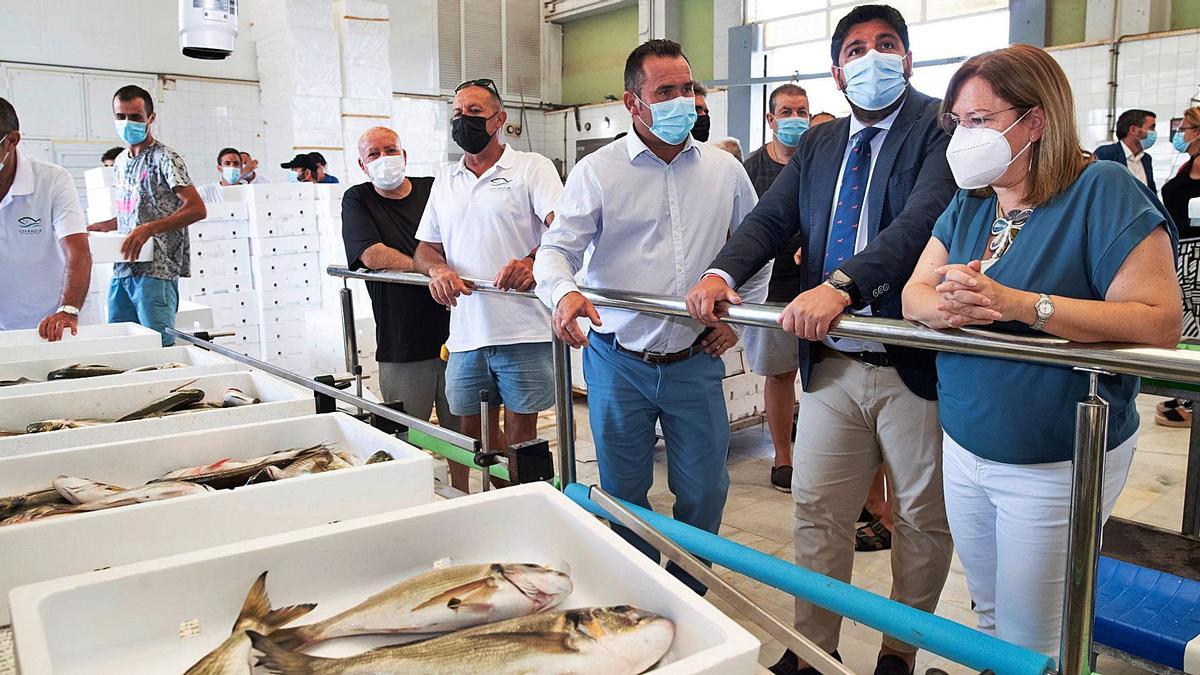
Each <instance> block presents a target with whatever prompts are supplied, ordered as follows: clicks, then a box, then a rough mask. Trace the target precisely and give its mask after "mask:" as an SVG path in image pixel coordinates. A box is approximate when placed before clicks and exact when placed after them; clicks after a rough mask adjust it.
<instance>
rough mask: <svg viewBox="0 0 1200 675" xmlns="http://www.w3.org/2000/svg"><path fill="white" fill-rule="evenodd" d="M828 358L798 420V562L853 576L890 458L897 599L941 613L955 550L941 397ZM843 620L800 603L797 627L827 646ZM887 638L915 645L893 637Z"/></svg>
mask: <svg viewBox="0 0 1200 675" xmlns="http://www.w3.org/2000/svg"><path fill="white" fill-rule="evenodd" d="M824 355H825V358H824V359H823V360H822V361H820V362H819V363H817V364H815V365H814V366H813V371H812V377H811V380H810V386H809V390H808V391H807V392H805V393H804V395H803V396H801V397H800V414H799V419H798V421H797V424H796V445H795V449H794V451H793V458H792V466H793V467H794V469H793V473H792V496H793V498H794V499H795V501H796V564H797V565H800V566H801V567H805V568H808V569H810V570H813V571H814V572H819V573H821V574H825V575H827V576H830V577H833V578H834V579H840V580H841V581H844V582H847V583H849V582H850V574H851V571H852V570H853V567H854V521H855V519H856V517H857V516H858V514H859V512H860V511H861V510H862V506H863V502H864V501H865V500H866V497H867V491H868V490H869V489H870V486H871V480H872V479H873V478H874V476H875V472H876V469H877V468H878V467H879V465H880V464H881V463H882V464H883V466H884V467H885V470H886V471H887V476H888V481H889V486H890V487H891V490H892V493H891V494H892V505H893V514H894V519H895V524H894V530H893V533H892V550H891V556H892V592H891V598H892V599H893V600H896V601H898V602H902V603H904V604H906V605H909V606H912V607H915V608H917V609H920V610H924V611H926V612H932V611H933V610H934V609H935V608H936V607H937V603H938V597H939V596H940V595H941V593H942V587H943V586H944V585H945V583H946V576H947V574H948V573H949V571H950V557H951V555H952V552H953V546H952V544H951V541H950V528H949V525H948V524H947V522H946V505H945V502H944V500H943V497H942V430H941V427H940V425H939V423H938V411H937V403H936V402H933V401H926V400H924V399H922V398H920V397H919V396H917V395H916V394H913V393H912V392H911V391H909V390H908V388H907V387H905V386H904V383H903V382H901V380H900V376H899V375H898V374H897V373H896V369H895V368H881V367H876V366H869V365H867V364H864V363H862V362H861V361H858V360H857V359H854V358H851V357H847V356H843V355H841V354H838V353H837V352H835V351H834V350H831V349H826V350H824ZM841 624H842V617H841V616H839V615H837V614H834V613H832V612H829V611H826V610H824V609H821V608H819V607H816V606H815V605H813V604H811V603H809V602H805V601H802V600H797V601H796V622H795V625H796V629H797V630H798V631H800V633H801V634H803V635H805V636H807V637H809V638H810V639H812V640H813V641H814V642H816V644H817V645H819V646H820V647H821V648H822V649H825V650H826V651H829V652H832V651H833V650H834V649H836V648H837V646H838V633H839V631H840V629H841ZM884 644H885V645H886V646H887V647H889V648H891V649H895V650H897V651H900V652H913V651H915V648H914V647H912V646H910V645H907V644H905V643H903V642H901V641H899V640H896V639H893V638H890V637H887V636H885V637H884Z"/></svg>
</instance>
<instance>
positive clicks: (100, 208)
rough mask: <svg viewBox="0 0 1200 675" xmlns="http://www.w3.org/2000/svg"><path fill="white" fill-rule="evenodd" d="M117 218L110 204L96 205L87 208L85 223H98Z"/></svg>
mask: <svg viewBox="0 0 1200 675" xmlns="http://www.w3.org/2000/svg"><path fill="white" fill-rule="evenodd" d="M116 217H117V212H116V211H115V210H114V209H113V206H112V204H96V205H95V206H91V205H89V206H88V207H87V221H88V222H89V223H99V222H103V221H105V220H112V219H113V218H116Z"/></svg>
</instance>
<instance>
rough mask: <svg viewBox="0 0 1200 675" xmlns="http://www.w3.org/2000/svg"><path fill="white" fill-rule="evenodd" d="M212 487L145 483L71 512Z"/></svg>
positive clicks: (118, 505) (140, 501) (149, 500)
mask: <svg viewBox="0 0 1200 675" xmlns="http://www.w3.org/2000/svg"><path fill="white" fill-rule="evenodd" d="M211 491H212V488H210V487H208V486H207V485H196V484H195V483H184V482H180V481H171V482H164V483H151V484H150V485H143V486H141V487H136V488H133V489H131V490H125V491H124V492H118V493H116V494H112V495H109V496H107V497H103V498H101V499H96V500H94V501H90V502H87V503H85V504H79V505H77V506H72V507H71V509H70V512H71V513H80V512H84V511H102V510H104V509H115V508H117V507H120V506H129V505H131V504H142V503H145V502H157V501H161V500H163V499H174V498H175V497H185V496H187V495H195V494H201V493H204V492H211Z"/></svg>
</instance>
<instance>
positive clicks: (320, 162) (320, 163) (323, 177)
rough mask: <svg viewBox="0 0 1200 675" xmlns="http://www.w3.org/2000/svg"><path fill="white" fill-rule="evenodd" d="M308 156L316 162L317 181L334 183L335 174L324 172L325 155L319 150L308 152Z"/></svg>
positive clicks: (336, 180)
mask: <svg viewBox="0 0 1200 675" xmlns="http://www.w3.org/2000/svg"><path fill="white" fill-rule="evenodd" d="M308 156H309V157H312V158H313V161H314V162H316V163H317V174H316V177H317V182H318V183H336V182H338V179H337V176H331V175H329V174H327V173H325V155H322V154H321V153H319V152H310V153H308Z"/></svg>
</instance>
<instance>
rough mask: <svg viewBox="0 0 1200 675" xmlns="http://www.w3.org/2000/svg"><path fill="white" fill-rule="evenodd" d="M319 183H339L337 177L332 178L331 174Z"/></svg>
mask: <svg viewBox="0 0 1200 675" xmlns="http://www.w3.org/2000/svg"><path fill="white" fill-rule="evenodd" d="M317 182H318V183H336V182H338V179H337V176H330V175H329V174H325V177H324V178H322V179H321V180H319V181H317Z"/></svg>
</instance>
